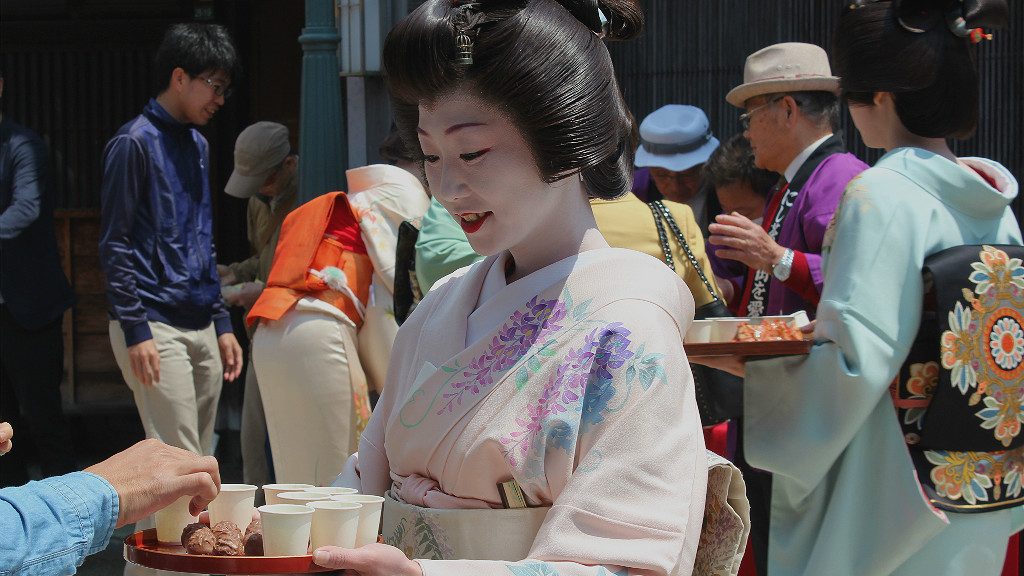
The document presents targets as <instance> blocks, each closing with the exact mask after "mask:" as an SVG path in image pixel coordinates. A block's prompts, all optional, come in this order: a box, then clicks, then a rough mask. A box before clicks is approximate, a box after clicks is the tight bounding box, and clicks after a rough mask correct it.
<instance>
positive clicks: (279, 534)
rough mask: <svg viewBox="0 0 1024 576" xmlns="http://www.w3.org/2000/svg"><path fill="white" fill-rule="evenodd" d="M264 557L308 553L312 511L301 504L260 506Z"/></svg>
mask: <svg viewBox="0 0 1024 576" xmlns="http://www.w3.org/2000/svg"><path fill="white" fill-rule="evenodd" d="M259 510H260V519H261V520H262V521H263V555H264V556H301V555H303V554H305V553H306V552H308V551H309V528H310V524H312V522H313V509H312V508H310V507H309V506H305V505H302V504H267V505H265V506H260V508H259Z"/></svg>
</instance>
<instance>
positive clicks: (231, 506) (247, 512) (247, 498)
mask: <svg viewBox="0 0 1024 576" xmlns="http://www.w3.org/2000/svg"><path fill="white" fill-rule="evenodd" d="M255 502H256V487H255V486H253V485H252V484H221V485H220V493H219V494H217V497H216V498H214V499H213V502H210V507H209V510H210V526H216V525H217V523H219V522H223V521H225V520H230V521H231V522H234V523H235V526H238V529H239V530H242V531H243V532H244V531H245V527H246V526H248V525H249V523H250V522H252V511H253V504H254V503H255ZM179 536H180V535H179Z"/></svg>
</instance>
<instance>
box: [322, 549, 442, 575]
mask: <svg viewBox="0 0 1024 576" xmlns="http://www.w3.org/2000/svg"><path fill="white" fill-rule="evenodd" d="M313 562H315V563H317V564H318V565H320V566H323V567H324V568H334V569H336V570H346V572H345V573H346V574H348V573H349V572H347V571H348V570H351V571H352V572H355V573H357V574H359V576H423V569H422V568H420V565H419V564H418V563H416V562H413V561H412V560H409V559H408V558H406V556H405V554H404V553H403V552H402V551H401V550H399V549H398V548H395V547H394V546H388V545H387V544H367V545H366V546H362V547H359V548H338V547H336V546H321V547H320V548H317V549H316V550H315V551H314V552H313Z"/></svg>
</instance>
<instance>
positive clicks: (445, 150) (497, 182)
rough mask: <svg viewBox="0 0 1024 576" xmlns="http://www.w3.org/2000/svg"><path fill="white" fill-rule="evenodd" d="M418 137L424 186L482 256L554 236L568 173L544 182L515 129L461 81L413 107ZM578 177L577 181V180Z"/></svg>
mask: <svg viewBox="0 0 1024 576" xmlns="http://www.w3.org/2000/svg"><path fill="white" fill-rule="evenodd" d="M418 132H419V139H420V147H421V149H422V150H423V154H424V156H425V161H424V169H425V172H426V176H427V182H428V183H429V185H430V192H431V193H432V194H433V196H434V197H435V198H437V200H438V201H439V202H440V203H441V205H442V206H444V207H445V208H446V209H447V210H448V212H450V213H451V214H452V216H454V217H455V219H456V221H457V222H458V223H459V224H460V225H461V226H462V229H463V230H464V231H465V232H466V236H468V237H469V242H470V244H471V245H472V246H473V249H474V250H476V251H477V252H478V253H480V254H483V255H492V254H497V253H499V252H502V251H504V250H510V251H511V252H512V253H513V255H514V256H516V259H517V261H518V260H519V258H520V255H521V254H522V255H531V256H532V255H535V254H537V253H538V252H543V251H544V250H545V245H550V244H549V243H548V242H547V241H546V239H547V240H551V236H552V235H555V236H557V235H558V226H557V222H558V218H559V215H560V214H561V213H562V212H565V206H566V205H567V204H568V202H566V199H567V198H568V197H567V196H566V195H567V194H571V191H570V187H571V185H572V182H573V180H574V178H575V177H570V178H566V179H563V180H560V181H558V182H555V183H553V184H548V183H546V182H544V180H543V179H542V177H541V174H540V171H539V170H538V169H537V164H536V162H535V161H534V158H533V153H532V151H531V150H530V147H529V145H528V144H527V143H526V141H525V140H524V139H523V137H522V135H521V134H520V132H519V130H518V128H517V127H516V126H515V125H514V124H513V123H512V121H511V120H510V119H509V118H508V116H506V115H505V114H504V113H503V112H501V111H500V110H499V109H497V108H495V107H493V106H490V105H489V104H487V103H485V102H484V101H483V100H481V99H479V98H477V97H475V96H473V95H472V94H471V93H470V92H469V91H467V90H466V89H464V88H460V89H459V90H456V91H454V92H452V93H450V94H447V95H445V96H443V97H441V98H438V100H437V101H436V102H433V103H430V104H429V105H428V104H421V105H420V107H419V127H418ZM577 183H578V180H577Z"/></svg>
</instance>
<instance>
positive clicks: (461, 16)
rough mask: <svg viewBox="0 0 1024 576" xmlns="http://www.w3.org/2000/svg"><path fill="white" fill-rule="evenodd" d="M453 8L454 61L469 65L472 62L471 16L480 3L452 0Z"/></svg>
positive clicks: (461, 64) (472, 23)
mask: <svg viewBox="0 0 1024 576" xmlns="http://www.w3.org/2000/svg"><path fill="white" fill-rule="evenodd" d="M452 7H453V8H454V10H453V14H452V26H453V27H454V28H455V63H456V64H458V65H460V66H471V65H472V64H473V39H472V38H471V37H470V35H469V34H470V31H471V30H472V29H473V25H474V24H475V23H474V22H471V20H473V18H472V17H473V16H474V15H475V13H476V12H477V11H478V10H479V8H480V4H478V3H476V2H472V1H469V0H452Z"/></svg>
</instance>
